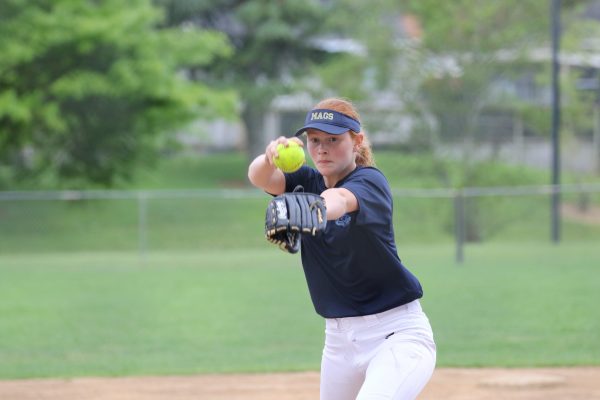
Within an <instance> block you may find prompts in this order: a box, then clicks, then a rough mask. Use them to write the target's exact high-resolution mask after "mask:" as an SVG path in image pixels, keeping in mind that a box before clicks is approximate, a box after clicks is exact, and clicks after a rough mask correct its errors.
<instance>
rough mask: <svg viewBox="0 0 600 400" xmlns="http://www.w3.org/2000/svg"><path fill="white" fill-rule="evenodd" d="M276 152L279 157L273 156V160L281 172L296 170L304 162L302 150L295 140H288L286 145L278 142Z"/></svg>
mask: <svg viewBox="0 0 600 400" xmlns="http://www.w3.org/2000/svg"><path fill="white" fill-rule="evenodd" d="M277 153H278V154H279V157H275V158H274V159H273V162H274V163H275V166H276V167H277V168H279V169H280V170H282V171H283V172H287V173H289V172H294V171H297V170H298V169H299V168H300V167H301V166H302V164H304V160H305V156H304V150H303V149H302V147H301V146H300V145H299V144H298V143H296V142H292V141H289V142H288V146H287V147H285V146H284V145H283V144H282V143H279V144H278V145H277Z"/></svg>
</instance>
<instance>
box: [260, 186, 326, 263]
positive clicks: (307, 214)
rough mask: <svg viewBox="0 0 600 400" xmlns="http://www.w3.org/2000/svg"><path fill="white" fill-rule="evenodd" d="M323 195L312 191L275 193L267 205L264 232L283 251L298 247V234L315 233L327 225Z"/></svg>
mask: <svg viewBox="0 0 600 400" xmlns="http://www.w3.org/2000/svg"><path fill="white" fill-rule="evenodd" d="M326 215H327V214H326V208H325V203H324V201H323V198H322V197H321V196H319V195H317V194H314V193H303V192H291V193H284V194H282V195H280V196H277V197H274V198H273V199H272V200H271V201H270V202H269V204H268V206H267V212H266V216H265V236H266V237H267V240H268V241H270V242H271V243H274V244H276V245H278V246H279V248H281V249H282V250H284V251H287V252H289V253H296V252H298V250H300V238H301V235H311V236H317V235H319V234H320V233H321V232H323V231H324V230H325V226H326V225H327V217H326Z"/></svg>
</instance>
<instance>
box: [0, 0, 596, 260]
mask: <svg viewBox="0 0 600 400" xmlns="http://www.w3.org/2000/svg"><path fill="white" fill-rule="evenodd" d="M553 21H554V22H553ZM0 22H1V23H0V54H2V57H1V59H0V190H1V192H0V201H2V203H1V204H0V212H1V213H2V219H1V221H2V223H1V224H0V232H2V236H3V240H2V241H1V243H0V250H1V251H2V252H11V251H17V252H20V251H27V252H30V251H37V250H42V251H46V250H53V249H55V250H59V251H64V250H102V249H104V250H109V249H123V250H126V249H139V248H142V249H143V250H144V251H145V250H146V249H147V248H161V249H164V248H170V247H172V246H175V247H176V248H181V247H188V248H190V249H196V248H198V247H202V246H205V245H208V246H210V247H212V246H214V245H215V243H213V242H214V240H215V237H218V235H217V236H215V235H214V233H215V231H214V230H215V229H221V228H222V227H226V229H225V230H224V232H232V229H238V230H239V231H236V235H237V237H239V238H240V239H239V240H242V241H244V242H246V241H247V242H248V243H247V245H249V246H255V245H259V242H260V240H261V239H260V238H259V236H260V235H258V234H257V233H256V230H257V229H256V226H253V225H256V223H258V218H256V219H255V220H253V223H252V224H248V225H245V226H244V224H243V222H249V221H250V220H252V218H250V217H249V216H248V214H252V215H255V216H258V215H260V214H261V213H262V210H261V208H262V207H263V202H264V201H263V200H262V199H260V197H259V199H258V200H256V199H255V200H252V198H254V197H256V194H255V193H253V192H252V191H251V190H250V191H247V189H248V188H249V184H248V182H247V179H246V176H245V173H246V165H247V163H248V162H249V160H251V159H252V158H253V157H255V156H256V155H258V154H260V153H261V152H262V151H263V149H264V147H265V145H266V143H268V141H269V140H272V139H273V138H275V137H277V136H280V135H284V136H288V135H290V134H291V133H292V132H294V131H295V129H296V128H297V126H299V124H301V123H302V121H303V118H304V115H305V112H306V110H307V109H310V107H311V106H312V105H313V104H315V103H316V102H317V101H318V100H319V99H321V98H323V97H327V96H342V97H347V98H349V99H351V100H353V101H354V102H355V103H356V104H357V106H358V107H359V110H360V111H361V112H362V118H363V120H364V125H365V128H366V132H367V134H368V135H369V137H370V139H371V141H372V143H373V145H374V147H375V154H376V162H378V166H379V167H380V168H381V169H382V170H383V171H384V173H386V175H387V176H388V178H389V179H390V182H391V183H392V186H393V188H394V189H396V190H397V191H398V196H399V200H398V203H399V204H398V207H397V209H398V212H397V214H398V218H401V221H402V222H400V220H399V223H398V228H397V229H398V231H399V232H398V233H399V237H400V239H401V240H409V241H415V240H416V241H430V240H437V239H439V240H443V239H444V238H446V239H449V240H452V238H454V239H455V240H459V241H460V242H461V243H463V242H480V241H484V240H488V239H492V238H498V237H505V238H511V237H512V238H513V239H516V240H522V239H523V238H525V237H526V238H527V239H532V240H533V239H535V240H540V239H543V240H546V239H548V237H550V238H551V239H550V240H553V241H555V242H558V241H559V240H560V239H562V238H566V239H568V238H575V239H577V240H580V239H581V240H583V239H586V238H592V239H594V240H595V239H598V237H599V236H598V230H599V225H600V208H599V197H598V194H597V193H598V190H599V188H598V186H597V184H598V182H600V179H599V174H600V75H599V71H600V41H599V39H598V38H599V37H600V2H598V1H584V0H568V1H567V0H565V1H556V0H550V1H543V0H525V1H522V0H519V1H517V0H515V1H503V2H501V3H500V2H487V1H476V0H463V1H455V2H452V4H444V5H440V4H439V2H437V1H433V0H431V1H429V0H419V1H416V0H415V1H402V2H398V1H391V0H381V1H377V2H374V3H364V2H353V1H350V0H322V1H316V0H315V1H294V2H292V1H277V2H276V1H264V0H249V1H231V0H222V1H219V0H213V1H206V0H154V1H151V0H135V1H131V2H128V3H126V4H125V3H122V2H119V1H116V0H115V1H111V0H104V1H71V0H54V1H17V0H7V1H3V2H2V4H0ZM553 34H556V36H555V37H554V42H553ZM557 38H558V39H557ZM553 77H557V80H556V81H553ZM558 183H564V184H565V185H566V186H564V187H563V190H564V191H565V194H564V196H561V197H560V198H559V197H558V196H557V193H556V192H557V190H558V189H557V188H556V184H558ZM552 184H554V185H555V186H554V187H548V185H552ZM536 185H538V186H536ZM539 185H543V186H545V187H543V186H539ZM498 186H501V187H508V186H528V187H529V189H526V190H524V189H520V190H519V191H518V193H515V191H514V190H513V191H511V190H496V191H494V192H493V193H491V194H490V193H487V194H486V193H483V192H481V191H474V192H473V191H469V189H468V188H473V187H498ZM534 186H535V187H534ZM224 188H228V189H240V190H241V191H237V192H235V193H234V194H233V196H234V197H236V199H231V198H230V197H231V196H232V192H228V193H224V192H223V191H222V189H224ZM406 188H421V189H427V188H429V189H439V188H443V189H448V190H446V191H445V192H439V191H435V190H434V191H432V192H427V191H419V192H414V191H413V192H411V191H406V190H404V191H402V189H406ZM464 188H467V191H466V192H464V191H461V189H464ZM167 189H169V190H171V192H168V191H165V190H167ZM175 189H177V190H179V191H174V190H175ZM190 189H191V190H190ZM65 190H68V192H65ZM107 190H109V191H107ZM119 190H120V191H121V192H119ZM142 190H145V191H146V192H141V191H142ZM157 190H162V191H161V192H160V193H158V192H157ZM182 190H183V191H182ZM77 191H85V193H83V192H77ZM515 195H519V197H518V198H516V197H515ZM482 196H483V197H485V198H483V197H482ZM239 197H242V198H243V200H241V201H240V200H239V199H237V198H239ZM246 197H249V198H250V199H249V200H248V201H246V199H245V198H246ZM463 197H464V199H463ZM115 199H119V200H120V201H115ZM253 201H254V202H257V204H255V205H253V207H255V208H253V209H252V211H251V212H249V210H250V209H249V208H246V206H248V207H250V206H249V205H248V204H249V203H252V202H253ZM236 202H238V203H240V204H244V206H242V207H238V206H237V205H235V203H236ZM228 203H231V204H228ZM221 206H225V207H224V210H228V211H224V210H221V209H220V207H221ZM215 207H217V208H219V211H218V212H216V211H214V210H215V209H216V208H215ZM175 210H176V211H175ZM235 210H238V211H235ZM238 214H243V216H241V215H238ZM98 215H103V218H97V217H98ZM217 215H218V217H217ZM415 216H418V217H417V218H415ZM525 217H527V218H525ZM211 218H213V219H211ZM223 218H225V220H223ZM227 218H230V219H227ZM530 218H533V219H535V220H533V219H532V220H528V219H530ZM563 222H564V223H563ZM565 225H566V226H565ZM203 227H205V228H206V229H203ZM565 229H566V233H564V232H563V230H565ZM192 232H194V233H192ZM70 235H71V236H72V237H69V236H70ZM515 235H517V237H515ZM518 235H521V237H518ZM204 236H207V237H204ZM209 237H212V238H213V240H209ZM174 238H177V239H174ZM63 239H64V240H63ZM260 244H262V243H260ZM457 257H460V255H457Z"/></svg>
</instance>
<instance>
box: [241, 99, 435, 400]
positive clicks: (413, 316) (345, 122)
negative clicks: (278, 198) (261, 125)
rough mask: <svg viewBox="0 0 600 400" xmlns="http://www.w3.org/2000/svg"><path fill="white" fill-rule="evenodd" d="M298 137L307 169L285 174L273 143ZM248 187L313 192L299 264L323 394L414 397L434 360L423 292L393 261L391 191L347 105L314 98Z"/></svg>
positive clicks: (254, 168) (252, 173)
mask: <svg viewBox="0 0 600 400" xmlns="http://www.w3.org/2000/svg"><path fill="white" fill-rule="evenodd" d="M303 134H306V137H307V148H308V153H309V154H310V156H311V158H312V160H313V162H314V165H315V166H316V169H315V168H311V167H308V166H306V165H305V166H302V167H301V168H300V169H299V170H298V171H296V172H293V173H291V174H284V173H283V172H281V171H280V170H279V169H277V168H276V167H275V165H274V163H273V159H274V158H275V157H277V156H278V154H277V150H276V148H277V145H278V144H279V143H283V144H284V145H287V143H288V141H292V140H293V141H296V142H298V143H299V144H300V145H303V143H302V141H301V140H300V139H298V138H297V136H299V135H303ZM248 177H249V179H250V181H251V182H252V184H253V185H254V186H256V187H258V188H261V189H263V190H265V191H266V192H268V193H270V194H272V195H279V194H282V193H284V192H291V191H293V189H294V188H295V187H296V186H297V185H302V186H303V187H304V190H305V191H306V192H311V193H316V194H320V195H321V196H322V197H323V198H324V200H325V205H326V208H327V227H326V229H325V231H324V233H323V234H322V235H321V236H318V237H306V236H305V237H303V238H302V247H301V257H302V265H303V268H304V273H305V276H306V281H307V284H308V288H309V292H310V295H311V299H312V301H313V304H314V307H315V310H316V312H317V313H318V314H319V315H321V316H323V317H324V318H325V345H324V349H323V356H322V360H321V389H320V390H321V399H322V400H350V399H359V400H367V399H369V400H375V399H394V400H400V399H414V398H416V397H417V395H418V394H419V392H421V390H422V389H423V388H424V387H425V385H426V384H427V382H428V381H429V379H430V377H431V375H432V373H433V370H434V367H435V360H436V347H435V343H434V340H433V334H432V331H431V326H430V324H429V321H428V319H427V317H426V315H425V314H424V313H423V311H422V309H421V305H420V303H419V299H420V298H421V297H422V296H423V290H422V288H421V285H420V283H419V281H418V280H417V278H416V277H415V276H414V275H413V274H412V273H411V272H410V271H409V270H408V269H407V268H406V267H405V266H404V265H403V264H402V262H401V260H400V258H399V257H398V253H397V249H396V245H395V240H394V230H393V226H392V195H391V191H390V188H389V185H388V182H387V180H386V178H385V177H384V175H383V174H382V173H381V172H380V171H379V170H378V169H376V168H374V162H373V159H372V154H371V148H370V145H369V143H368V140H367V138H366V137H365V134H364V133H363V132H362V129H361V125H360V117H359V115H358V112H357V111H356V109H355V107H354V106H353V105H352V104H351V103H350V102H348V101H346V100H343V99H337V98H331V99H326V100H323V101H321V102H319V103H318V104H317V105H316V106H315V107H314V108H313V109H312V110H311V111H309V112H308V114H307V116H306V121H305V125H304V126H303V127H302V128H301V129H299V130H298V132H296V135H295V136H294V137H291V138H285V137H279V138H278V139H276V140H274V141H272V142H271V143H269V145H268V146H267V148H266V150H265V153H264V154H261V155H260V156H258V157H257V158H256V159H254V161H252V163H251V164H250V166H249V168H248Z"/></svg>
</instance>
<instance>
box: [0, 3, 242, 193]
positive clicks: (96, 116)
mask: <svg viewBox="0 0 600 400" xmlns="http://www.w3.org/2000/svg"><path fill="white" fill-rule="evenodd" d="M163 21H164V16H163V13H162V10H161V9H160V8H157V7H156V6H154V5H153V4H152V3H151V2H150V0H132V1H128V2H122V1H120V0H104V1H102V2H91V1H76V0H5V1H2V2H1V3H0V54H2V57H0V188H1V187H3V186H4V187H7V186H9V185H10V184H11V183H14V182H15V181H17V180H24V179H28V178H32V177H39V176H45V177H47V178H49V179H53V180H54V181H60V182H63V185H65V186H68V185H81V184H82V183H84V182H92V183H93V184H99V185H103V186H110V185H113V184H115V182H117V181H119V180H120V179H124V178H125V179H126V178H128V177H129V176H130V174H131V171H132V168H133V166H134V165H135V163H137V162H140V161H149V160H151V159H152V157H153V156H154V155H156V147H157V145H158V144H159V143H161V142H164V140H167V138H168V137H167V136H165V135H164V134H165V133H166V132H171V131H172V130H173V129H175V128H177V127H180V126H182V124H185V123H186V122H189V121H190V120H191V119H194V118H198V117H203V116H204V117H206V116H209V115H221V116H227V115H232V114H233V113H234V106H235V101H236V97H235V95H234V93H233V92H232V91H226V90H222V89H221V90H217V89H214V88H211V87H209V86H207V85H205V84H203V83H201V82H199V81H191V80H190V79H188V77H187V75H186V73H185V70H184V68H192V67H193V68H202V67H205V66H207V65H210V64H212V63H214V62H215V61H216V60H218V59H221V58H226V57H228V56H230V55H231V53H232V49H231V47H230V45H229V44H228V41H227V38H226V37H225V35H223V34H222V33H218V32H214V31H209V30H202V29H198V28H196V27H188V28H187V29H182V28H180V27H174V28H166V27H161V26H160V25H161V24H162V23H163Z"/></svg>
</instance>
